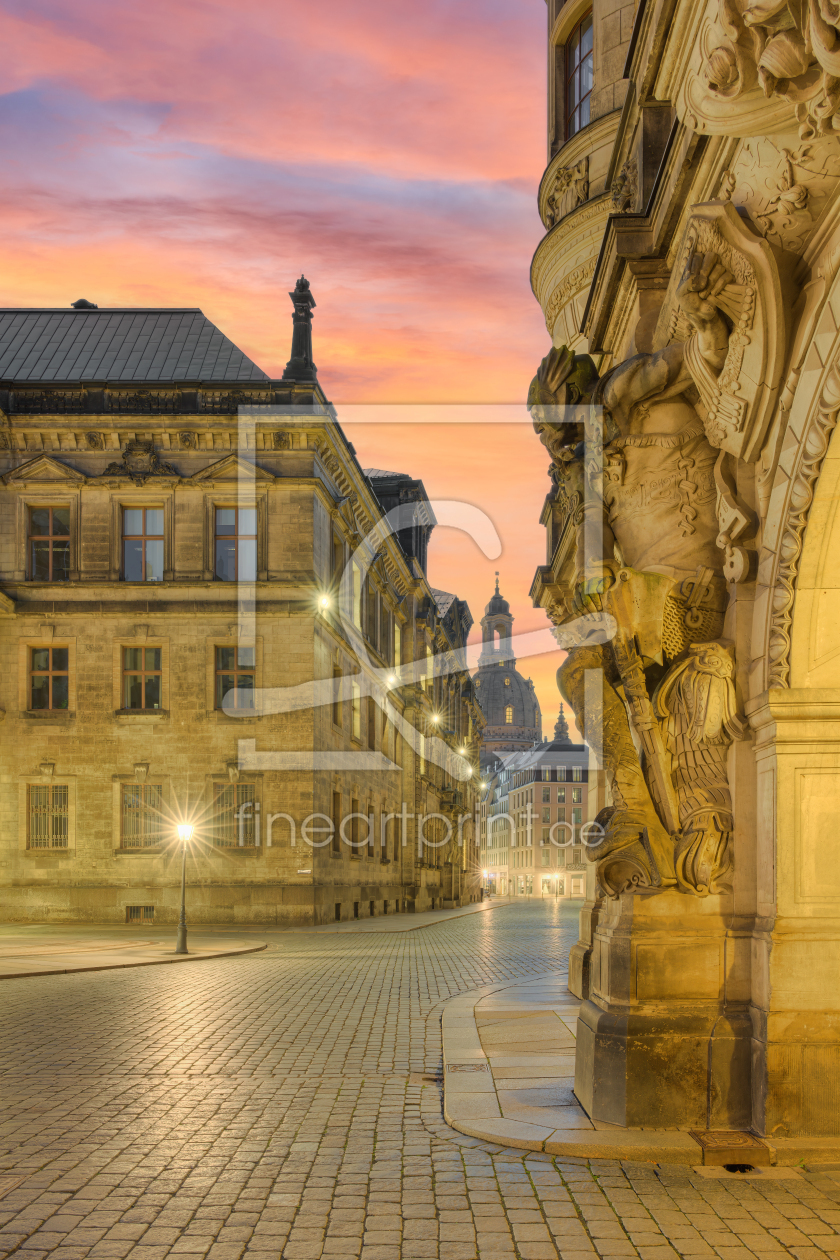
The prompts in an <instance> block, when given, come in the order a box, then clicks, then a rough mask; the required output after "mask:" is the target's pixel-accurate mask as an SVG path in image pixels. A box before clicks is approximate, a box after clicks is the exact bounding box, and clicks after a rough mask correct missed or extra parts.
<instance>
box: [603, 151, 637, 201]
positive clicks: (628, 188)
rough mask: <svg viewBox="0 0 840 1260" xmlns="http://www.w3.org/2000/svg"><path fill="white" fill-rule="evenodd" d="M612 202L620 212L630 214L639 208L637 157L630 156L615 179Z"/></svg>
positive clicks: (611, 190)
mask: <svg viewBox="0 0 840 1260" xmlns="http://www.w3.org/2000/svg"><path fill="white" fill-rule="evenodd" d="M610 192H611V194H612V202H613V206H614V207H615V209H616V210H617V211H618V213H619V214H629V213H632V212H633V211H634V210H637V209H638V205H637V202H638V199H639V164H638V162H637V161H636V159H635V158H628V160H627V161H626V162H625V163H624V165H623V166H622V168H621V170H620V171H619V172H618V175H617V176H616V177H615V179H614V180H613V184H612V188H611V189H610Z"/></svg>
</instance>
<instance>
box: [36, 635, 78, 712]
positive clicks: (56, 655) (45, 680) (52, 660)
mask: <svg viewBox="0 0 840 1260" xmlns="http://www.w3.org/2000/svg"><path fill="white" fill-rule="evenodd" d="M68 659H69V649H68V648H66V647H64V648H47V647H43V648H32V651H31V653H30V657H29V707H30V709H66V708H67V705H68V694H69V686H70V675H69V672H68Z"/></svg>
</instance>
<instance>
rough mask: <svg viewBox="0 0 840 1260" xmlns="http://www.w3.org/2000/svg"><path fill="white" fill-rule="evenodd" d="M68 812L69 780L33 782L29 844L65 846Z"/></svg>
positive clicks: (44, 846) (58, 847) (63, 847)
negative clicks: (62, 781) (63, 781)
mask: <svg viewBox="0 0 840 1260" xmlns="http://www.w3.org/2000/svg"><path fill="white" fill-rule="evenodd" d="M69 814H70V810H69V790H68V787H67V785H66V783H57V784H54V785H53V784H49V785H41V784H34V783H33V784H32V786H31V787H30V789H29V848H30V849H66V848H67V822H68V818H69Z"/></svg>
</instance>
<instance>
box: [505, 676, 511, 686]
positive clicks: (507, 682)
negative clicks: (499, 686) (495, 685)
mask: <svg viewBox="0 0 840 1260" xmlns="http://www.w3.org/2000/svg"><path fill="white" fill-rule="evenodd" d="M505 686H506V687H509V686H510V679H509V678H506V679H505Z"/></svg>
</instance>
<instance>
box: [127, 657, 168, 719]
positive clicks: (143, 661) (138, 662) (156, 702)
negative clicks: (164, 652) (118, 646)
mask: <svg viewBox="0 0 840 1260" xmlns="http://www.w3.org/2000/svg"><path fill="white" fill-rule="evenodd" d="M161 676H162V675H161V649H160V648H159V647H157V648H150V647H146V648H142V647H131V648H129V647H127V648H123V708H124V709H159V708H160V707H161Z"/></svg>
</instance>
